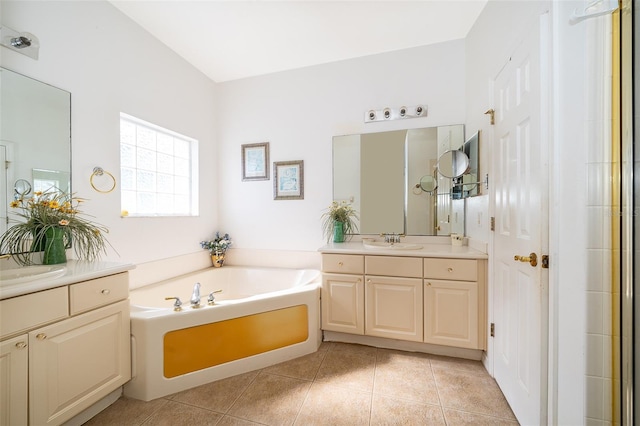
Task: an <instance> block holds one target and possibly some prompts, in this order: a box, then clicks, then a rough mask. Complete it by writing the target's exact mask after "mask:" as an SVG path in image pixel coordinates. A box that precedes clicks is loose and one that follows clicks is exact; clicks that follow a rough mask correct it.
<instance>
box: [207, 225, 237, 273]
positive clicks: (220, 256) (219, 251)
mask: <svg viewBox="0 0 640 426" xmlns="http://www.w3.org/2000/svg"><path fill="white" fill-rule="evenodd" d="M200 247H202V248H203V249H206V250H209V254H211V261H212V262H213V266H214V267H216V268H219V267H221V266H222V265H224V258H225V254H226V253H227V249H228V248H229V247H231V237H229V234H224V235H223V236H220V233H219V232H216V237H215V238H214V239H213V240H211V241H200Z"/></svg>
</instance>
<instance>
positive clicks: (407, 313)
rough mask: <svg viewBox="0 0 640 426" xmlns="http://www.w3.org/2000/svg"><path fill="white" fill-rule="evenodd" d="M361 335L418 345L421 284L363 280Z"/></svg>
mask: <svg viewBox="0 0 640 426" xmlns="http://www.w3.org/2000/svg"><path fill="white" fill-rule="evenodd" d="M365 300H366V302H365V334H366V335H367V336H378V337H388V338H391V339H401V340H409V341H414V342H422V338H423V336H422V327H423V319H422V280H421V279H416V278H396V277H377V276H368V275H367V276H366V286H365Z"/></svg>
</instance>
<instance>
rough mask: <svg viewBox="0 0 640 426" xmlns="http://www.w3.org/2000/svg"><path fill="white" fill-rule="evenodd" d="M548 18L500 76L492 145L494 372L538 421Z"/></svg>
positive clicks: (542, 397) (542, 365)
mask: <svg viewBox="0 0 640 426" xmlns="http://www.w3.org/2000/svg"><path fill="white" fill-rule="evenodd" d="M547 20H548V15H547V14H545V15H542V16H541V18H540V22H538V23H537V25H535V26H534V28H530V29H529V31H527V32H526V33H524V34H526V36H525V39H524V40H523V42H522V43H521V44H520V45H519V46H518V47H517V48H516V49H515V51H514V52H513V53H512V55H511V57H510V59H509V62H508V63H507V64H506V65H505V66H504V68H503V69H502V70H501V71H500V73H499V74H498V75H497V77H496V79H495V81H494V96H495V98H494V101H495V102H496V104H495V119H496V121H495V132H494V135H495V140H494V147H493V150H492V151H493V152H492V157H493V158H492V161H493V171H494V173H493V174H494V192H493V199H494V203H495V204H494V207H495V208H494V212H495V229H494V233H493V238H494V241H493V256H492V262H493V265H492V266H493V282H494V292H493V297H494V303H493V306H494V323H495V340H494V357H493V358H494V375H495V379H496V381H497V382H498V384H499V385H500V388H501V389H502V391H503V393H504V395H505V397H506V398H507V401H508V402H509V404H510V405H511V408H512V409H513V411H514V414H515V415H516V417H517V418H518V420H519V421H520V423H521V424H536V425H537V424H545V423H547V420H546V416H547V405H546V395H547V393H546V392H547V381H546V374H547V361H546V360H547V356H546V353H547V334H548V330H547V321H548V313H547V312H548V310H547V304H548V296H547V295H548V289H547V281H548V280H547V275H546V274H544V276H543V273H542V269H541V263H542V262H541V254H542V253H541V250H542V248H543V245H546V244H547V243H546V241H547V239H548V238H547V236H546V235H547V233H548V231H547V229H546V228H547V225H546V224H547V219H545V217H546V216H547V215H548V213H547V199H546V197H547V182H548V179H547V173H546V165H545V164H546V152H547V149H546V145H547V144H548V141H547V131H546V130H545V129H546V125H545V123H546V119H545V117H546V110H545V108H544V99H545V93H546V90H547V87H548V85H547V84H546V80H545V76H546V75H547V74H546V72H547V68H548V67H547V65H546V59H545V58H546V57H547V52H548V44H547V42H546V35H547V34H548V30H547V29H546V28H547V27H548V22H547ZM531 253H533V254H534V255H535V256H536V257H537V262H535V261H530V259H529V258H531V257H533V255H531Z"/></svg>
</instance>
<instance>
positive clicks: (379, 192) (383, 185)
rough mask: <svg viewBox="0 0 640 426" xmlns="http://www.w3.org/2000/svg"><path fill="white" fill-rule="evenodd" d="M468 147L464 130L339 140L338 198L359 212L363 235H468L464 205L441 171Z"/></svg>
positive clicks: (335, 149) (335, 162) (335, 157)
mask: <svg viewBox="0 0 640 426" xmlns="http://www.w3.org/2000/svg"><path fill="white" fill-rule="evenodd" d="M464 142H465V136H464V126H463V125H461V124H460V125H453V126H439V127H428V128H421V129H409V130H395V131H389V132H379V133H366V134H359V135H347V136H335V137H334V138H333V198H334V200H336V201H339V202H342V201H345V202H348V203H350V204H351V205H352V206H353V207H354V208H355V209H356V211H357V212H358V214H359V223H358V229H359V231H360V233H361V234H367V235H370V234H373V235H375V234H380V233H383V232H384V233H391V232H395V233H398V234H405V235H449V234H451V233H460V234H463V233H464V200H462V199H456V198H454V197H452V192H453V184H452V179H450V178H446V177H444V176H442V175H441V174H439V173H437V165H438V159H439V158H440V157H441V156H442V155H443V154H444V153H445V152H447V151H451V150H458V149H460V148H461V147H462V146H463V144H464Z"/></svg>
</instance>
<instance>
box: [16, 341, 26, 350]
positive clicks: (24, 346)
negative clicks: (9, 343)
mask: <svg viewBox="0 0 640 426" xmlns="http://www.w3.org/2000/svg"><path fill="white" fill-rule="evenodd" d="M26 347H27V342H18V343H16V348H18V349H24V348H26Z"/></svg>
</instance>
